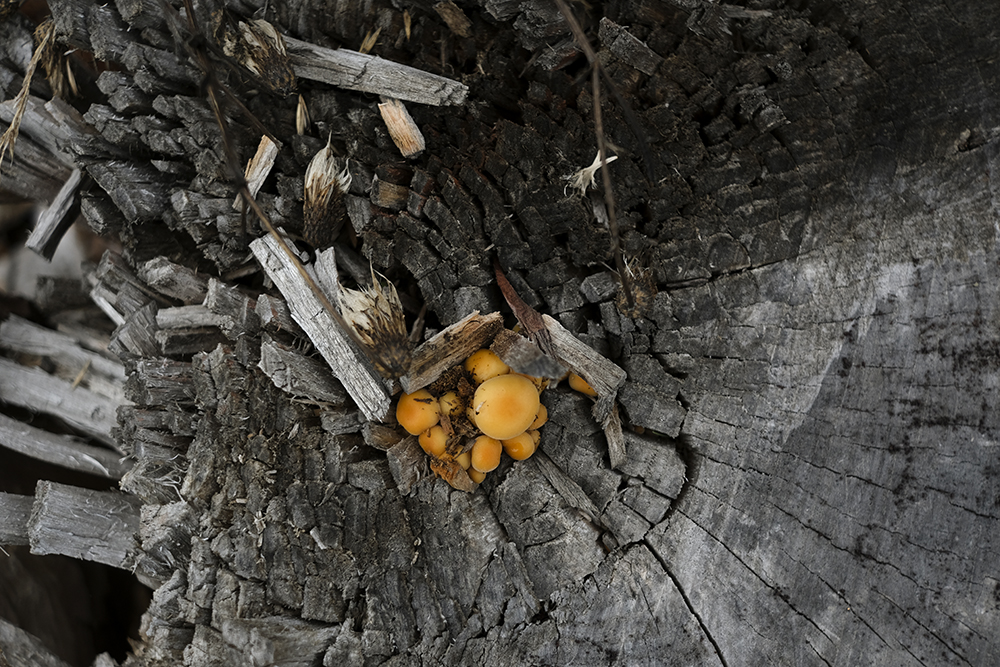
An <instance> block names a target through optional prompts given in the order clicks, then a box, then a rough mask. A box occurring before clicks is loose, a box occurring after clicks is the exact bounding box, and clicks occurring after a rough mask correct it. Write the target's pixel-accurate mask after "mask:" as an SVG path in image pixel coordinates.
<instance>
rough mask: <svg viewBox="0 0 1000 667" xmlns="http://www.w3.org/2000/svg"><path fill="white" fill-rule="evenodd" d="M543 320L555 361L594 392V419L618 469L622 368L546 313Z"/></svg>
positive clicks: (622, 451)
mask: <svg viewBox="0 0 1000 667" xmlns="http://www.w3.org/2000/svg"><path fill="white" fill-rule="evenodd" d="M542 321H543V323H544V324H545V328H546V329H547V330H548V334H549V336H550V338H551V342H550V345H551V348H552V353H553V354H554V355H555V356H556V358H557V360H558V361H560V362H562V363H564V364H566V366H567V367H568V368H569V369H570V370H572V371H573V372H574V373H577V374H578V375H580V376H581V377H582V378H583V379H584V380H586V381H587V383H588V384H590V386H591V387H593V388H594V390H595V391H596V392H597V401H596V402H595V403H594V409H593V414H594V419H595V420H597V423H598V424H600V425H601V426H602V428H604V431H605V435H606V436H607V438H608V456H609V459H610V461H611V467H612V468H619V467H620V466H621V465H622V464H623V463H624V462H625V441H624V439H623V438H622V425H621V420H620V419H619V417H618V408H617V403H616V402H615V401H616V398H617V395H618V390H619V389H620V388H621V387H622V385H624V384H625V379H626V377H627V375H626V373H625V371H624V370H622V369H621V368H619V367H618V366H617V365H616V364H614V363H613V362H611V361H609V360H608V359H606V358H605V357H603V356H601V355H600V354H598V353H597V352H596V351H594V349H593V348H591V347H589V346H587V345H585V344H583V343H581V342H580V341H579V340H578V339H577V338H576V337H575V336H574V335H573V334H571V333H570V332H569V331H568V330H567V329H566V327H564V326H563V325H561V324H559V322H557V321H556V320H554V319H552V318H551V317H549V316H548V315H542Z"/></svg>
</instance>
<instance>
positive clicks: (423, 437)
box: [417, 426, 448, 458]
mask: <svg viewBox="0 0 1000 667" xmlns="http://www.w3.org/2000/svg"><path fill="white" fill-rule="evenodd" d="M417 442H419V443H420V446H421V447H423V449H424V451H425V452H427V453H428V454H430V455H431V456H436V457H438V458H440V457H441V455H442V454H444V449H445V445H446V444H448V436H446V435H445V433H444V429H443V428H441V427H440V426H431V427H430V428H429V429H427V430H426V431H424V432H423V433H421V434H420V437H419V438H417Z"/></svg>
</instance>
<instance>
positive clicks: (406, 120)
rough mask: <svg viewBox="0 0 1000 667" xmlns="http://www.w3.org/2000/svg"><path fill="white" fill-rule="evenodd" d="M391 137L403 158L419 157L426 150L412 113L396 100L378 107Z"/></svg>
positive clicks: (388, 101)
mask: <svg viewBox="0 0 1000 667" xmlns="http://www.w3.org/2000/svg"><path fill="white" fill-rule="evenodd" d="M378 110H379V113H380V114H382V120H383V121H385V127H386V129H387V130H389V136H390V137H392V141H393V143H394V144H396V148H398V149H399V152H400V153H402V154H403V157H406V158H410V157H413V156H415V155H419V154H420V153H421V152H423V150H424V148H425V144H424V135H423V133H422V132H421V131H420V128H419V127H417V124H416V123H415V122H414V121H413V117H412V116H411V115H410V112H409V111H407V110H406V107H405V106H403V103H402V102H400V101H399V100H396V99H390V100H386V101H385V102H382V103H381V104H379V105H378Z"/></svg>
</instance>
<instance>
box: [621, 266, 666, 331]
mask: <svg viewBox="0 0 1000 667" xmlns="http://www.w3.org/2000/svg"><path fill="white" fill-rule="evenodd" d="M625 271H626V272H627V273H628V277H629V286H630V288H631V290H632V303H631V304H630V303H629V300H628V299H627V298H626V296H625V292H624V288H623V287H622V285H621V283H619V286H618V294H617V295H616V296H615V306H616V307H617V308H618V312H620V313H621V314H622V315H625V316H626V317H631V318H636V317H645V316H647V315H648V314H649V313H650V312H651V311H652V309H653V302H654V299H655V298H656V292H657V289H656V280H655V278H654V276H653V272H652V271H651V270H650V269H647V268H644V267H642V266H640V265H639V263H638V261H636V260H633V261H631V262H628V261H627V262H625Z"/></svg>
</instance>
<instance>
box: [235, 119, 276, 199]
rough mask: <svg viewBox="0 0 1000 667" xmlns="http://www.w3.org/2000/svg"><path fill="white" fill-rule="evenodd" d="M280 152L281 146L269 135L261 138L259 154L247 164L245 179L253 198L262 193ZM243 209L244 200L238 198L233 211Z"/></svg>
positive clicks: (258, 148) (258, 147)
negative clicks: (261, 190) (262, 187)
mask: <svg viewBox="0 0 1000 667" xmlns="http://www.w3.org/2000/svg"><path fill="white" fill-rule="evenodd" d="M280 150H281V144H280V143H277V144H276V143H274V142H273V141H271V139H270V138H269V137H268V136H267V135H265V136H263V137H261V138H260V144H258V146H257V152H256V153H255V154H254V156H253V157H252V158H250V161H249V162H247V168H246V172H245V173H244V178H246V180H247V188H249V189H250V194H252V195H253V196H255V197H256V196H257V193H258V192H260V186H262V185H263V184H264V180H265V179H266V178H267V176H268V174H270V173H271V169H272V168H273V167H274V160H275V158H277V157H278V151H280ZM242 208H243V198H242V197H237V198H236V200H235V201H234V202H233V210H234V211H239V210H241V209H242Z"/></svg>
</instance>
